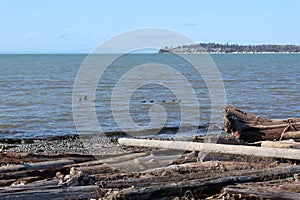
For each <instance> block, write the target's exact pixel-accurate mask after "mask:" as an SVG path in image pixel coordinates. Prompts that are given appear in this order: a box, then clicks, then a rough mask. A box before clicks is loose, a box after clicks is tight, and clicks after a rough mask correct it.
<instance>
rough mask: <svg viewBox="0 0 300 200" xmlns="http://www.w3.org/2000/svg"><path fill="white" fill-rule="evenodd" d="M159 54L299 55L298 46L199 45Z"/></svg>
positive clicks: (172, 48) (183, 46)
mask: <svg viewBox="0 0 300 200" xmlns="http://www.w3.org/2000/svg"><path fill="white" fill-rule="evenodd" d="M159 53H191V54H195V53H196V54H205V53H209V54H212V53H213V54H300V45H275V44H261V45H239V44H228V43H227V44H218V43H199V44H191V45H182V46H177V47H172V46H171V47H165V48H162V49H160V50H159Z"/></svg>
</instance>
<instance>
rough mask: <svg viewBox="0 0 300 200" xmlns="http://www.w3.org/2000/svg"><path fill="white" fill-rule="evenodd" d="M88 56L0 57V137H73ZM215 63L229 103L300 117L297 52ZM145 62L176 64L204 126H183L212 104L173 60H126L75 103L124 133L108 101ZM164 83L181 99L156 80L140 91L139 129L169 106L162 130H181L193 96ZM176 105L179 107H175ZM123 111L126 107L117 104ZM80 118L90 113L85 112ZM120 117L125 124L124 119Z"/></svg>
mask: <svg viewBox="0 0 300 200" xmlns="http://www.w3.org/2000/svg"><path fill="white" fill-rule="evenodd" d="M102 56H103V55H102ZM107 56H109V55H107ZM85 57H86V55H0V102H1V103H0V111H1V113H0V130H1V131H2V133H1V136H0V137H44V136H47V135H61V134H70V133H76V128H75V125H74V120H73V113H72V91H73V85H74V81H75V77H76V74H77V71H78V69H79V67H80V65H81V63H82V62H83V61H84V59H85ZM211 57H212V59H213V60H214V62H215V63H216V65H217V67H218V68H219V70H220V72H221V75H222V79H223V81H224V85H225V91H226V96H227V104H232V105H234V106H237V107H239V108H241V109H244V110H245V111H248V112H252V113H254V114H258V115H261V116H263V117H267V118H288V117H299V116H300V114H299V113H300V106H299V101H300V94H299V88H300V68H299V67H300V55H299V54H294V55H285V54H284V55H279V54H276V55H246V54H245V55H244V54H243V55H229V54H228V55H227V54H220V55H211ZM145 63H161V64H164V65H168V66H171V67H173V68H174V69H176V70H177V71H178V72H179V73H180V74H182V75H183V76H184V77H186V78H187V80H188V81H189V82H190V83H191V85H192V87H193V89H194V90H195V92H196V97H197V101H198V103H199V107H198V106H197V105H193V104H188V105H185V106H186V108H184V109H188V110H189V111H190V112H194V111H198V110H199V109H200V120H199V121H197V120H193V118H191V119H185V120H187V121H188V122H190V125H194V126H197V125H206V124H208V123H209V121H210V111H211V106H210V103H211V101H210V96H209V93H208V89H207V87H206V84H205V81H204V80H203V78H202V77H201V76H200V75H199V73H197V71H195V69H193V68H192V67H191V66H189V64H188V63H186V62H183V61H182V60H180V59H179V58H178V57H176V56H174V55H170V54H136V55H135V54H133V55H127V56H123V57H121V58H119V59H118V60H116V61H115V62H114V63H112V64H111V67H110V68H109V69H107V70H106V71H105V73H104V74H103V76H102V78H101V79H100V80H99V83H98V85H97V91H96V94H95V96H93V95H89V94H88V95H84V93H82V94H79V93H78V94H75V95H74V98H75V99H74V100H76V101H78V105H79V106H81V107H85V106H93V105H94V104H95V111H96V116H97V119H98V121H99V123H100V125H101V127H102V129H103V131H105V132H110V131H118V130H120V128H118V125H117V123H116V121H115V119H114V117H113V114H112V112H111V101H110V98H111V95H112V93H113V91H114V89H115V86H116V83H117V82H118V80H120V78H121V77H122V75H123V74H124V73H126V72H128V70H130V69H133V67H134V66H137V65H142V64H145ZM149 73H151V72H150V71H149ZM168 73H169V71H168V70H167V69H166V68H163V67H162V70H161V75H159V76H157V78H158V79H157V80H156V81H158V80H159V79H164V78H165V77H168V76H167V75H168ZM138 77H139V76H137V77H136V80H137V81H138V79H139V78H138ZM140 81H141V80H140ZM129 83H131V82H129ZM165 84H170V85H171V86H174V87H177V88H181V95H183V96H184V97H183V98H182V99H178V96H176V94H174V92H173V91H171V90H170V88H169V89H168V88H166V87H164V86H163V85H161V84H157V83H155V81H154V82H153V83H149V84H146V85H142V86H141V87H139V88H138V90H136V91H135V92H134V93H132V95H131V97H130V99H128V100H129V112H130V114H131V118H132V120H133V121H134V122H135V123H136V124H138V125H139V126H140V127H141V129H142V128H143V127H144V126H147V125H149V123H150V117H149V109H151V108H153V105H157V106H158V108H161V106H163V107H164V108H165V110H166V113H167V117H166V123H165V124H164V126H167V127H177V126H179V125H180V123H181V119H180V117H181V111H180V109H182V108H181V107H180V106H182V105H184V104H183V103H184V102H187V101H189V98H190V97H189V95H188V94H189V93H188V92H187V93H185V92H186V90H185V89H182V86H181V84H182V83H181V82H179V81H178V80H177V79H167V80H166V82H165ZM123 90H124V94H125V93H126V92H128V91H127V90H126V87H125V89H124V88H123ZM85 96H87V97H85ZM85 99H86V100H85ZM177 100H181V101H182V102H176V101H177ZM119 101H120V102H119ZM152 101H153V102H152ZM174 101H175V102H174ZM122 103H124V99H119V100H116V105H123V104H122ZM220 106H221V105H220ZM118 109H123V107H122V106H118ZM124 109H125V108H124ZM82 114H83V115H84V114H85V113H84V111H83V112H82ZM220 114H221V113H220ZM120 115H121V114H120ZM191 116H192V115H191ZM88 117H89V116H86V118H88ZM119 117H120V119H122V115H121V116H119ZM124 117H127V116H125V115H124ZM187 118H188V117H187ZM158 121H159V120H158ZM158 123H159V122H158ZM218 123H219V124H221V123H222V121H221V120H219V121H218ZM77 125H78V126H81V125H82V126H84V125H86V124H80V123H78V124H77ZM154 125H155V123H154ZM129 128H130V127H129ZM153 128H155V126H154V127H153ZM96 129H97V127H93V126H90V127H89V130H88V132H89V133H93V131H96ZM5 131H9V132H17V133H14V134H12V133H9V132H7V133H5Z"/></svg>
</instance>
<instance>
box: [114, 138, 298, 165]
mask: <svg viewBox="0 0 300 200" xmlns="http://www.w3.org/2000/svg"><path fill="white" fill-rule="evenodd" d="M118 142H119V143H120V144H121V145H124V146H135V147H150V148H164V149H174V150H183V151H199V152H201V153H202V152H203V153H209V152H212V153H224V154H236V155H248V156H261V157H272V158H286V159H296V160H300V150H298V149H285V148H268V147H253V146H242V145H225V144H214V143H197V142H185V141H161V140H146V139H131V138H119V140H118Z"/></svg>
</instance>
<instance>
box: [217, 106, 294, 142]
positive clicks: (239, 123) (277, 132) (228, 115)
mask: <svg viewBox="0 0 300 200" xmlns="http://www.w3.org/2000/svg"><path fill="white" fill-rule="evenodd" d="M222 112H223V120H224V128H225V131H226V133H227V134H231V135H233V136H235V138H237V139H241V140H244V141H246V142H256V141H261V140H281V139H283V138H285V139H288V138H294V139H295V138H296V139H300V134H298V136H299V137H297V134H296V135H295V134H291V133H292V132H295V133H299V132H297V131H298V130H300V118H289V119H284V120H271V119H265V118H262V117H259V116H256V115H252V114H249V113H246V112H243V111H241V110H239V109H237V108H235V107H233V106H226V107H224V108H223V110H222ZM285 133H286V134H285ZM290 135H292V137H289V136H290Z"/></svg>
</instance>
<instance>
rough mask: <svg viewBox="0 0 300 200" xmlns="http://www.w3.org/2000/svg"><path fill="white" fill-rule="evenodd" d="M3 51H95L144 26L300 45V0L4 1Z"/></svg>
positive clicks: (201, 36)
mask: <svg viewBox="0 0 300 200" xmlns="http://www.w3.org/2000/svg"><path fill="white" fill-rule="evenodd" d="M0 3H1V4H0V5H1V6H0V24H1V32H0V33H1V37H0V53H11V52H17V53H20V52H21V53H22V52H25V53H26V52H46V53H47V52H50V53H53V52H70V53H73V52H89V51H91V50H92V49H93V48H95V47H96V46H97V45H98V44H100V43H101V42H103V41H104V40H106V39H108V38H110V37H112V36H114V35H116V34H118V33H120V32H124V31H128V30H131V29H136V28H143V27H159V28H167V29H172V30H175V31H178V32H181V33H183V34H185V35H186V36H189V37H191V38H192V39H193V40H195V41H197V42H218V43H226V42H228V43H239V44H262V43H265V44H300V26H299V23H300V15H299V9H300V1H298V0H285V1H282V0H245V1H238V0H236V1H234V0H219V1H218V0H207V1H202V0H194V1H193V0H191V1H176V0H172V1H171V0H165V1H158V0H153V1H140V0H139V1H135V0H132V1H129V0H128V1H115V0H110V1H100V0H86V1H83V0H77V1H76V0H72V1H71V0H52V1H39V0H24V1H23V0H1V1H0Z"/></svg>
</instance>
